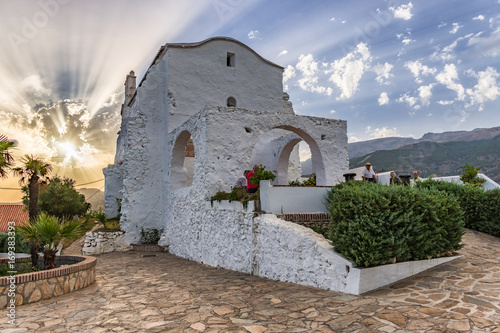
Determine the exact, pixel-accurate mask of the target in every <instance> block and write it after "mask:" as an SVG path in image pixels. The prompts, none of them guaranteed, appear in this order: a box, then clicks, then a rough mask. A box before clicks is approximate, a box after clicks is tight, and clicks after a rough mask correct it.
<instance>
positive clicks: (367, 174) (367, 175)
mask: <svg viewBox="0 0 500 333" xmlns="http://www.w3.org/2000/svg"><path fill="white" fill-rule="evenodd" d="M361 177H362V178H363V180H365V181H368V182H372V183H376V182H377V175H376V174H375V171H373V168H372V165H371V164H370V163H369V162H368V163H366V164H365V169H363V174H362V175H361Z"/></svg>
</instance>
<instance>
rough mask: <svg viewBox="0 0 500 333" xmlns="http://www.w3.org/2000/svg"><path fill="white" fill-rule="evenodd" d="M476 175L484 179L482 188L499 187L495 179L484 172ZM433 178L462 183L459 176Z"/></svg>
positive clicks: (491, 188)
mask: <svg viewBox="0 0 500 333" xmlns="http://www.w3.org/2000/svg"><path fill="white" fill-rule="evenodd" d="M478 177H479V178H482V179H484V180H485V182H484V183H483V188H484V189H485V190H493V189H495V188H500V185H498V184H497V183H496V182H495V181H493V180H492V179H491V178H489V177H488V176H486V175H485V174H482V173H479V174H478ZM433 179H435V180H444V181H447V182H451V183H457V184H463V182H462V181H461V180H460V176H448V177H436V178H433Z"/></svg>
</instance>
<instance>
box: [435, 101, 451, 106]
mask: <svg viewBox="0 0 500 333" xmlns="http://www.w3.org/2000/svg"><path fill="white" fill-rule="evenodd" d="M453 103H455V101H438V104H441V105H451V104H453Z"/></svg>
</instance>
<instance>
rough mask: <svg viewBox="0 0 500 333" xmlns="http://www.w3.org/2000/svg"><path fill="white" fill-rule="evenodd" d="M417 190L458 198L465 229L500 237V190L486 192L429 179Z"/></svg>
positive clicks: (418, 186)
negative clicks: (432, 191) (433, 191)
mask: <svg viewBox="0 0 500 333" xmlns="http://www.w3.org/2000/svg"><path fill="white" fill-rule="evenodd" d="M415 187H416V188H427V189H435V190H439V191H442V192H446V193H448V194H450V195H453V196H455V197H456V198H457V201H458V203H459V205H460V207H461V209H462V211H463V212H464V220H465V227H466V228H469V229H473V230H477V231H481V232H485V233H488V234H491V235H493V236H496V237H500V216H499V213H498V212H500V189H494V190H484V189H482V188H478V187H475V186H464V185H461V184H456V183H450V182H446V181H442V180H433V179H428V180H425V181H423V182H420V183H417V184H415Z"/></svg>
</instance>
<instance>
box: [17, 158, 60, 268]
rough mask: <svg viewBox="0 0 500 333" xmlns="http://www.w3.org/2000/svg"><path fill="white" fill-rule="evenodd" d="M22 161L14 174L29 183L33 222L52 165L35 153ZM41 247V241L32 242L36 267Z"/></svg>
mask: <svg viewBox="0 0 500 333" xmlns="http://www.w3.org/2000/svg"><path fill="white" fill-rule="evenodd" d="M21 161H22V163H23V166H22V167H17V168H13V169H12V171H14V175H16V176H19V177H21V179H20V180H19V183H21V185H26V184H27V185H28V213H29V219H30V222H31V224H33V223H34V221H35V220H36V218H37V216H38V192H39V187H40V182H41V181H44V180H47V179H48V175H49V173H50V172H51V171H52V166H51V165H50V164H48V163H45V162H44V161H42V160H41V159H38V158H34V157H33V155H31V156H30V155H25V157H24V158H23V159H22V160H21ZM39 247H40V244H39V243H37V242H35V241H33V242H31V263H32V265H33V266H34V267H35V268H38V249H39Z"/></svg>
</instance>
